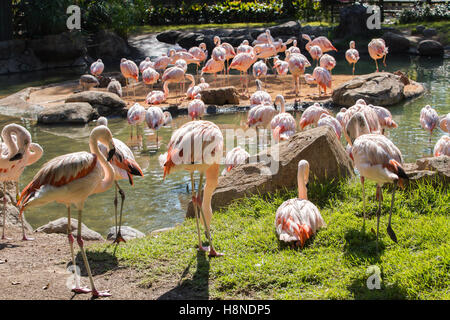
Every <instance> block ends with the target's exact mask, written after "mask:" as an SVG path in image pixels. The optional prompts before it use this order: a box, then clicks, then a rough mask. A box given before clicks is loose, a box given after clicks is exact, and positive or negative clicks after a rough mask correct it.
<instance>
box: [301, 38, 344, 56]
mask: <svg viewBox="0 0 450 320" xmlns="http://www.w3.org/2000/svg"><path fill="white" fill-rule="evenodd" d="M302 38H303V39H306V40H307V41H308V42H307V43H306V45H305V48H306V50H307V51H310V49H311V47H312V46H319V47H320V49H321V51H322V52H323V53H326V52H328V51H332V50H334V51H338V50H337V49H336V48H335V47H334V46H333V45H332V44H331V42H330V40H328V39H327V38H326V37H324V36H320V37H317V38H315V39H314V40H312V41H311V38H310V36H308V35H307V34H302Z"/></svg>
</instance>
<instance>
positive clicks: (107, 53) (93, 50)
mask: <svg viewBox="0 0 450 320" xmlns="http://www.w3.org/2000/svg"><path fill="white" fill-rule="evenodd" d="M93 38H94V40H95V41H94V44H93V45H92V46H90V47H89V54H90V55H91V56H92V57H99V58H100V57H101V58H102V59H103V60H104V61H107V62H111V61H116V60H118V59H121V58H123V57H126V56H128V55H129V54H130V52H131V51H130V48H129V46H128V43H127V42H126V41H125V40H124V39H123V38H121V37H119V36H118V35H117V34H115V33H114V32H112V31H107V30H100V31H99V32H97V33H96V34H95V35H94V37H93Z"/></svg>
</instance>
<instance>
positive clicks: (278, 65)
mask: <svg viewBox="0 0 450 320" xmlns="http://www.w3.org/2000/svg"><path fill="white" fill-rule="evenodd" d="M273 67H274V68H275V70H276V71H277V73H278V74H279V75H283V76H284V75H287V73H288V71H289V63H288V62H286V61H283V60H280V59H279V58H278V56H275V57H274V58H273Z"/></svg>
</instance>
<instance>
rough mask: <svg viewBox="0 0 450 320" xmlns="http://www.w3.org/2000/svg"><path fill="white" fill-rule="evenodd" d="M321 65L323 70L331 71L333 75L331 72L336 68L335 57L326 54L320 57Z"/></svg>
mask: <svg viewBox="0 0 450 320" xmlns="http://www.w3.org/2000/svg"><path fill="white" fill-rule="evenodd" d="M319 65H320V66H321V67H322V68H325V69H327V70H328V71H330V74H331V71H332V70H333V69H334V67H335V66H336V60H335V59H334V57H333V56H330V55H329V54H324V55H323V56H321V57H320V60H319Z"/></svg>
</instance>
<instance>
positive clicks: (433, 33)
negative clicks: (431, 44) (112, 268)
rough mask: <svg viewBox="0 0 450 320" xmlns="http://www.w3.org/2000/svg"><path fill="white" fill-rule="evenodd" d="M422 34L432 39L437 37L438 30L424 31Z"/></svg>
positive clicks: (428, 29)
mask: <svg viewBox="0 0 450 320" xmlns="http://www.w3.org/2000/svg"><path fill="white" fill-rule="evenodd" d="M422 34H423V36H424V37H425V38H431V37H434V36H435V35H437V30H436V29H434V28H427V29H425V30H423V31H422Z"/></svg>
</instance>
